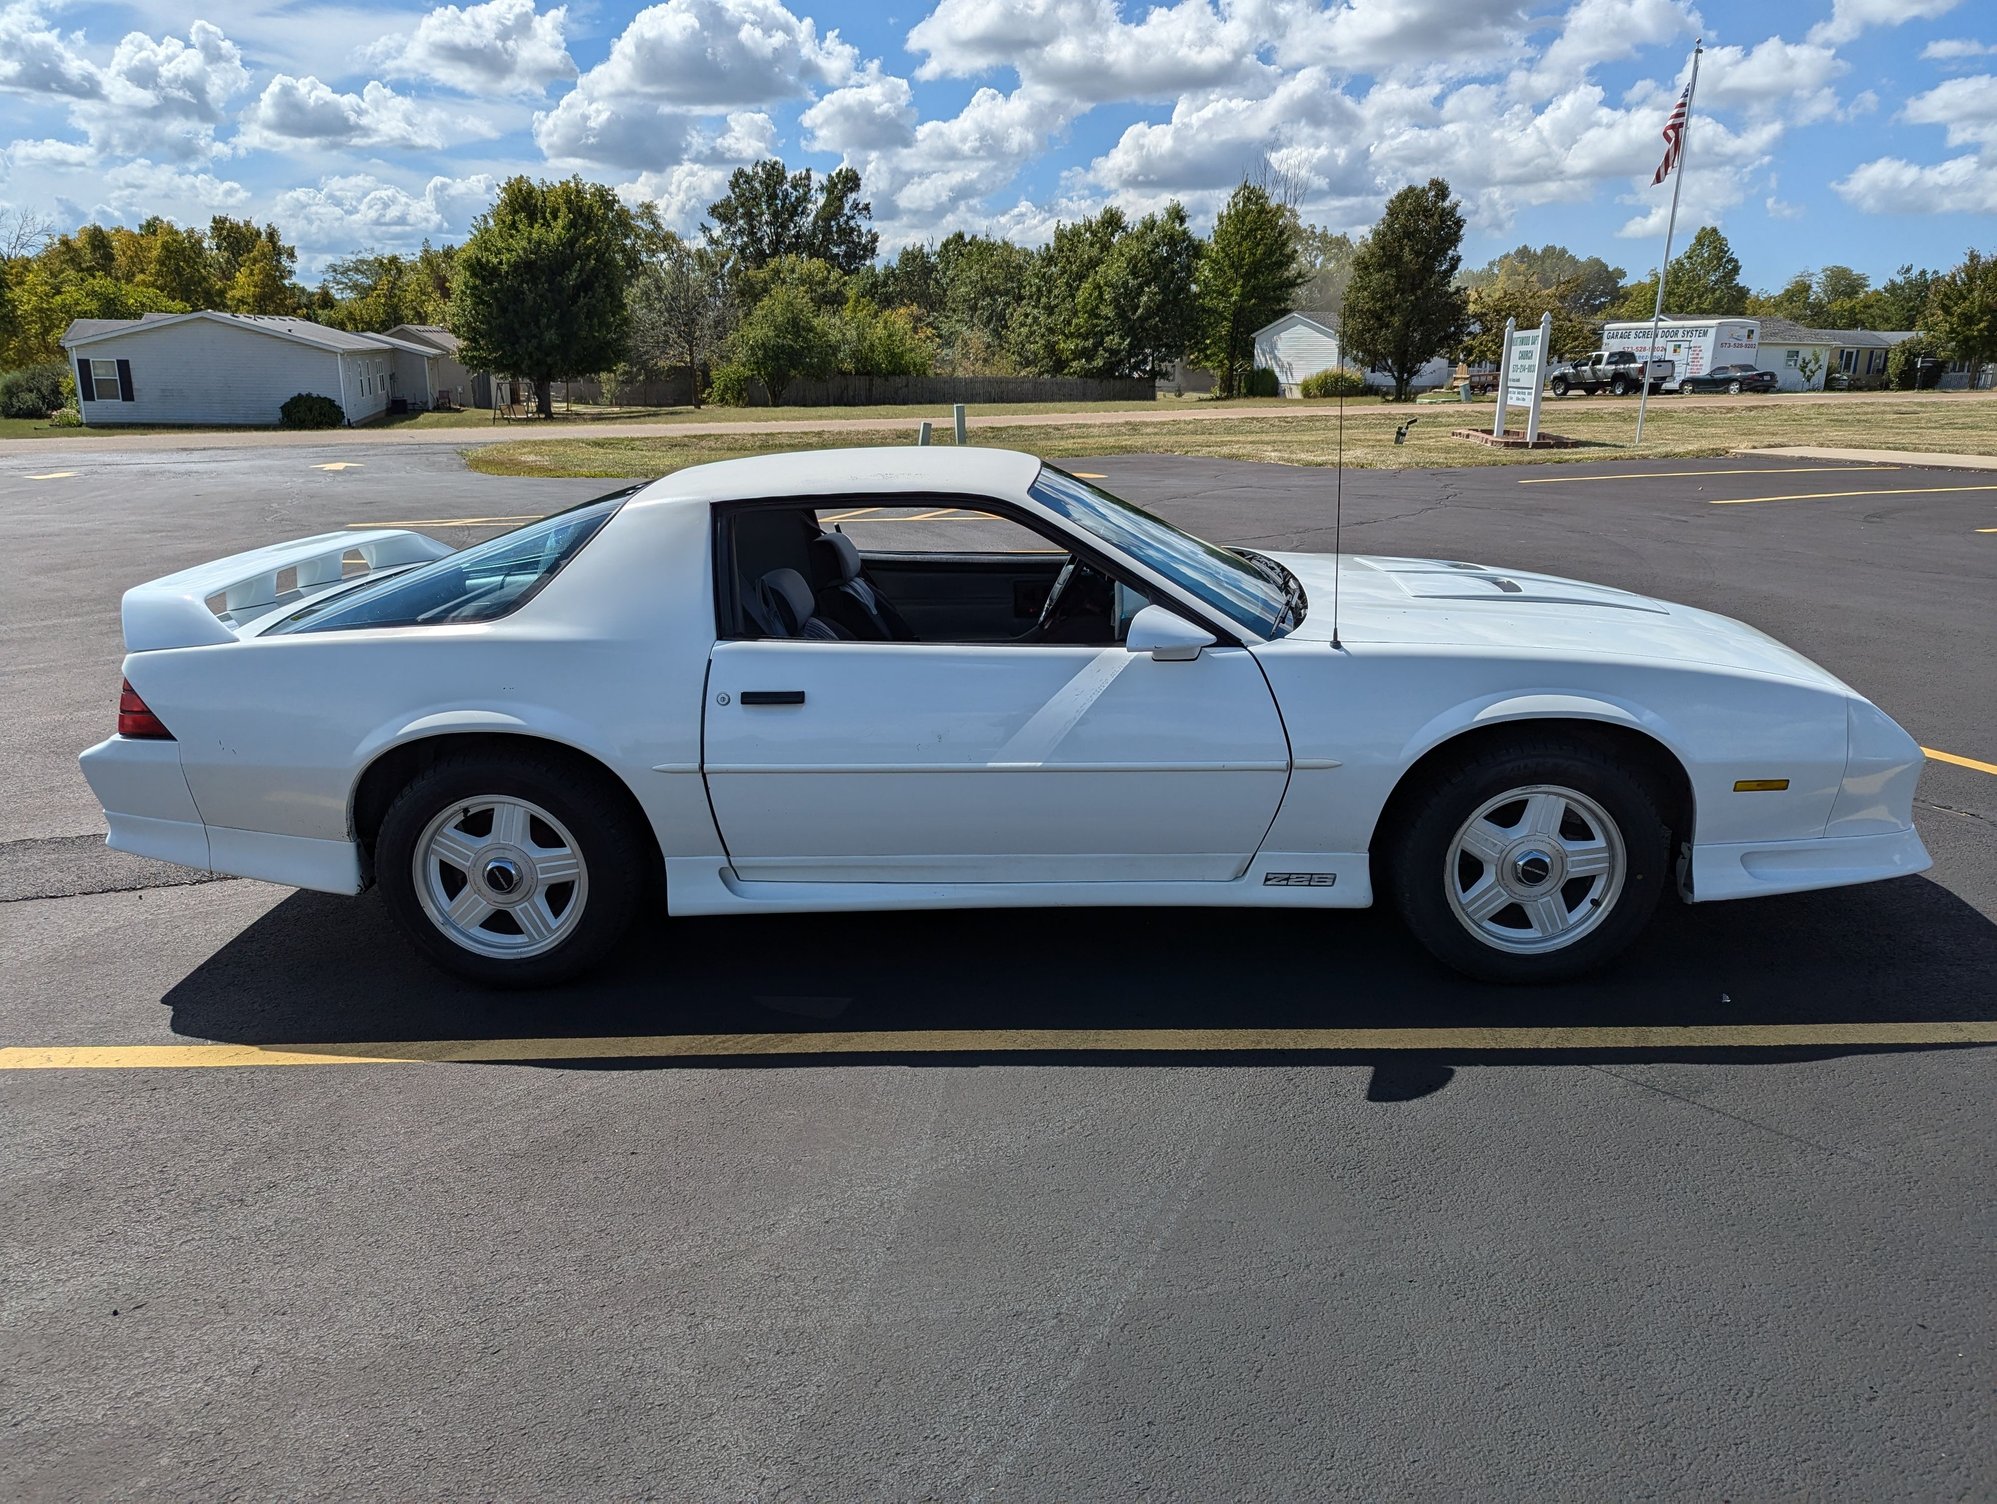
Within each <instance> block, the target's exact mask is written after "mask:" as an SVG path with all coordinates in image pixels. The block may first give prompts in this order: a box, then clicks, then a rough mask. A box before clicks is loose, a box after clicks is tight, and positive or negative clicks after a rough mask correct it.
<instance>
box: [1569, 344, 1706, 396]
mask: <svg viewBox="0 0 1997 1504" xmlns="http://www.w3.org/2000/svg"><path fill="white" fill-rule="evenodd" d="M1677 369H1678V367H1677V366H1676V365H1675V364H1674V363H1672V362H1671V361H1669V360H1664V359H1662V358H1659V359H1655V360H1648V361H1646V360H1644V359H1642V358H1640V357H1639V356H1638V355H1637V354H1636V352H1635V351H1633V350H1597V351H1595V353H1594V354H1592V355H1585V356H1583V357H1582V358H1581V359H1579V360H1570V361H1566V362H1563V363H1562V364H1560V365H1557V366H1555V367H1554V368H1553V370H1552V372H1551V373H1550V374H1549V375H1548V377H1547V381H1546V384H1547V385H1548V386H1549V387H1550V388H1551V389H1552V391H1553V395H1554V396H1556V397H1565V396H1566V395H1567V394H1568V393H1569V392H1570V391H1572V390H1574V389H1575V388H1576V387H1579V388H1580V389H1581V390H1582V391H1584V392H1586V393H1587V394H1588V395H1589V396H1590V397H1592V396H1594V395H1595V393H1597V392H1603V391H1606V392H1610V393H1612V394H1613V395H1615V396H1618V397H1627V396H1630V395H1631V394H1632V393H1634V392H1638V391H1641V390H1642V388H1643V384H1644V382H1646V381H1648V382H1649V383H1650V389H1651V390H1652V391H1653V392H1654V391H1657V390H1658V389H1659V388H1660V387H1662V386H1663V385H1664V383H1665V382H1667V381H1669V380H1670V379H1671V378H1672V376H1673V375H1674V374H1675V373H1676V372H1677Z"/></svg>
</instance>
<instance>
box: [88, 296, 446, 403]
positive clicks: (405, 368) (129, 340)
mask: <svg viewBox="0 0 1997 1504" xmlns="http://www.w3.org/2000/svg"><path fill="white" fill-rule="evenodd" d="M62 344H63V348H64V349H65V350H67V351H68V352H69V358H70V362H71V364H72V365H73V366H74V367H75V369H76V395H77V407H78V410H79V411H80V412H81V413H82V415H83V421H84V423H86V424H87V425H89V426H91V427H108V426H112V425H115V424H124V423H158V424H174V423H189V424H243V425H248V426H263V425H272V424H275V423H277V421H278V417H279V409H280V408H282V407H283V406H284V403H285V402H286V400H287V399H289V398H291V397H294V396H296V395H297V394H298V393H300V392H316V393H318V394H319V395H320V396H324V397H330V398H332V399H333V401H335V402H337V403H338V404H339V405H340V409H341V411H342V412H344V413H345V414H346V415H347V422H348V423H349V424H353V423H364V422H366V421H367V420H368V419H370V418H376V417H379V416H381V414H383V413H385V412H387V411H388V408H389V404H390V403H391V402H392V401H395V400H397V399H400V400H402V401H404V402H406V403H407V404H408V405H409V406H410V407H412V408H427V407H429V406H430V405H431V404H432V403H433V402H434V401H435V400H436V396H437V393H438V391H439V384H438V379H437V378H438V367H439V365H440V363H442V362H443V361H444V360H446V359H447V357H446V355H445V354H444V352H442V351H441V350H439V349H437V348H436V347H434V346H432V345H429V344H418V343H416V342H414V341H412V340H407V339H401V338H398V337H396V336H394V335H387V334H351V333H349V332H347V331H346V330H344V329H329V328H327V327H326V326H325V325H324V324H314V323H312V322H311V321H309V320H307V319H292V318H280V317H278V316H276V315H272V314H247V313H215V312H212V311H203V312H197V313H165V314H162V313H149V314H147V315H146V316H145V317H143V318H137V319H78V320H76V321H75V322H74V323H72V324H71V325H70V326H69V328H68V329H67V330H66V331H64V333H63V337H62Z"/></svg>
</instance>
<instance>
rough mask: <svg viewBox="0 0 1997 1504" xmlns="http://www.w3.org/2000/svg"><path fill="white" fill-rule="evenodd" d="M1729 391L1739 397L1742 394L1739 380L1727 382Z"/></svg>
mask: <svg viewBox="0 0 1997 1504" xmlns="http://www.w3.org/2000/svg"><path fill="white" fill-rule="evenodd" d="M1727 391H1728V392H1730V393H1731V394H1732V395H1734V396H1736V397H1738V396H1739V395H1740V383H1739V382H1738V381H1729V382H1728V383H1727Z"/></svg>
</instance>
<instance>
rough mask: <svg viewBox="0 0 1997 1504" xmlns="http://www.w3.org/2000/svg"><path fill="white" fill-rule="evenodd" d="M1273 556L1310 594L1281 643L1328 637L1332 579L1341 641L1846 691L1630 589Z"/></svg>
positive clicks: (1493, 570)
mask: <svg viewBox="0 0 1997 1504" xmlns="http://www.w3.org/2000/svg"><path fill="white" fill-rule="evenodd" d="M1268 557H1270V558H1272V559H1274V560H1276V561H1277V562H1278V563H1280V564H1281V565H1282V566H1283V567H1284V568H1285V569H1288V570H1290V571H1292V572H1293V573H1294V574H1295V575H1296V576H1297V578H1298V579H1300V580H1301V581H1303V586H1304V590H1305V593H1306V594H1307V595H1308V597H1309V606H1308V609H1307V611H1306V613H1305V616H1304V619H1303V621H1302V622H1301V623H1299V624H1298V626H1297V627H1296V629H1295V630H1294V631H1293V632H1291V633H1290V634H1289V637H1288V638H1286V639H1284V640H1286V641H1300V642H1328V641H1330V639H1331V611H1332V596H1333V589H1332V584H1333V580H1334V578H1336V579H1337V582H1338V590H1337V594H1338V598H1339V638H1340V640H1341V641H1343V642H1347V643H1367V642H1373V643H1396V644H1409V645H1417V646H1420V645H1429V646H1436V647H1458V648H1464V649H1485V650H1492V651H1498V652H1503V651H1507V650H1514V651H1524V652H1529V653H1534V654H1555V655H1570V654H1571V655H1575V656H1582V657H1590V658H1635V659H1641V660H1643V661H1645V662H1653V663H1654V662H1659V661H1664V662H1679V663H1687V664H1701V665H1706V666H1711V667H1719V668H1729V669H1735V670H1740V671H1743V672H1748V673H1759V674H1769V675H1773V676H1775V677H1778V678H1783V679H1792V680H1797V681H1800V682H1803V683H1809V684H1818V685H1822V686H1825V687H1827V688H1828V687H1834V688H1837V689H1840V690H1844V691H1845V692H1846V693H1850V692H1851V691H1850V690H1849V688H1848V687H1847V686H1846V685H1844V684H1843V683H1841V682H1840V681H1839V680H1838V679H1837V678H1835V677H1834V676H1833V675H1831V674H1830V673H1828V672H1827V671H1826V670H1824V669H1823V668H1821V667H1819V666H1818V665H1817V664H1814V663H1812V662H1811V661H1810V660H1809V659H1807V658H1805V657H1804V656H1803V655H1802V654H1801V653H1798V652H1796V651H1795V650H1793V649H1791V648H1788V647H1784V646H1783V645H1782V644H1781V643H1779V642H1777V641H1776V640H1775V639H1774V638H1772V637H1770V636H1768V635H1767V634H1766V633H1763V632H1759V631H1756V630H1755V629H1754V628H1753V627H1750V626H1748V625H1747V624H1746V623H1744V622H1738V621H1735V620H1733V619H1732V618H1731V617H1727V616H1720V615H1718V614H1716V613H1715V612H1711V611H1701V610H1698V609H1697V608H1696V607H1692V606H1681V605H1677V604H1674V603H1673V602H1670V601H1662V600H1658V599H1656V598H1655V597H1653V596H1648V595H1638V594H1636V593H1635V592H1633V591H1629V590H1616V589H1612V588H1611V587H1609V586H1607V585H1590V584H1587V583H1585V582H1584V581H1581V580H1569V579H1563V578H1561V577H1560V576H1558V575H1548V574H1535V573H1533V572H1532V571H1530V570H1521V569H1500V568H1497V567H1495V566H1492V565H1486V564H1467V563H1463V562H1461V561H1460V560H1454V559H1397V558H1383V557H1379V556H1376V555H1370V554H1346V555H1343V556H1342V558H1343V565H1344V567H1343V569H1342V570H1341V569H1340V567H1339V565H1340V559H1341V556H1339V555H1335V554H1289V553H1276V554H1270V555H1268Z"/></svg>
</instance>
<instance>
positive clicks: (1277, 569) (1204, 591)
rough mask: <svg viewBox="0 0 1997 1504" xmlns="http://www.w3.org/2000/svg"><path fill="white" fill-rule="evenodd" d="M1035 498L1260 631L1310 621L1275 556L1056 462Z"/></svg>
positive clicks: (1045, 469)
mask: <svg viewBox="0 0 1997 1504" xmlns="http://www.w3.org/2000/svg"><path fill="white" fill-rule="evenodd" d="M1032 496H1033V499H1034V500H1035V501H1038V502H1039V503H1040V504H1041V505H1042V506H1045V507H1047V508H1048V509H1049V510H1051V511H1054V512H1057V513H1059V514H1060V515H1061V516H1063V517H1065V518H1067V519H1068V521H1070V522H1072V523H1074V524H1075V525H1076V526H1077V527H1080V528H1081V529H1083V530H1084V531H1085V532H1090V533H1093V534H1095V536H1096V537H1098V538H1101V539H1102V540H1103V541H1104V542H1106V543H1110V544H1113V545H1114V546H1115V547H1117V548H1119V549H1121V550H1122V551H1123V552H1125V553H1127V554H1129V555H1130V556H1131V557H1132V558H1134V559H1136V560H1138V561H1139V562H1140V563H1142V564H1144V565H1145V566H1147V567H1148V568H1150V569H1151V570H1153V571H1154V572H1156V573H1157V574H1158V575H1160V576H1162V577H1163V578H1165V579H1167V580H1170V581H1171V582H1172V583H1173V584H1174V585H1177V586H1178V587H1179V588H1180V589H1181V590H1184V591H1185V592H1186V593H1187V594H1188V595H1190V596H1193V597H1194V598H1195V599H1197V600H1199V601H1201V602H1203V603H1205V604H1206V605H1208V606H1210V607H1212V608H1213V609H1214V610H1215V611H1217V612H1219V613H1220V614H1221V615H1222V616H1224V617H1226V618H1227V619H1228V620H1229V621H1231V622H1233V623H1234V624H1235V625H1236V626H1238V627H1240V628H1242V629H1243V630H1244V631H1247V632H1252V633H1253V634H1255V635H1256V636H1257V637H1280V636H1282V635H1283V633H1284V632H1286V631H1288V630H1289V629H1290V628H1291V627H1293V626H1295V625H1296V624H1297V622H1298V621H1299V620H1301V619H1302V616H1303V608H1304V601H1303V588H1302V587H1301V586H1300V585H1298V584H1297V582H1296V577H1295V576H1294V575H1292V574H1291V573H1290V572H1289V571H1288V570H1286V569H1284V568H1283V567H1282V565H1280V564H1278V563H1276V562H1275V561H1274V560H1273V559H1267V558H1264V557H1263V556H1262V555H1260V554H1241V553H1236V552H1235V551H1234V550H1232V549H1226V548H1221V547H1219V546H1218V545H1217V544H1213V543H1208V542H1206V541H1204V540H1203V539H1200V538H1195V537H1194V536H1193V535H1192V534H1191V533H1187V532H1181V531H1180V530H1179V529H1178V528H1176V527H1173V526H1172V524H1171V523H1169V522H1166V521H1163V520H1162V519H1160V518H1157V517H1153V516H1152V515H1151V514H1150V513H1149V512H1147V511H1145V510H1144V509H1143V508H1142V507H1138V506H1133V505H1131V503H1129V502H1127V501H1125V500H1123V499H1122V498H1121V497H1117V496H1112V495H1110V494H1109V492H1107V491H1104V490H1102V489H1100V488H1099V487H1096V486H1092V485H1090V484H1089V483H1088V482H1087V481H1084V480H1077V479H1076V478H1075V477H1074V476H1072V475H1070V474H1068V472H1067V471H1065V470H1057V469H1055V468H1054V467H1053V466H1052V465H1042V466H1041V467H1040V474H1039V476H1038V478H1037V479H1035V481H1034V482H1033V487H1032Z"/></svg>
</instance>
